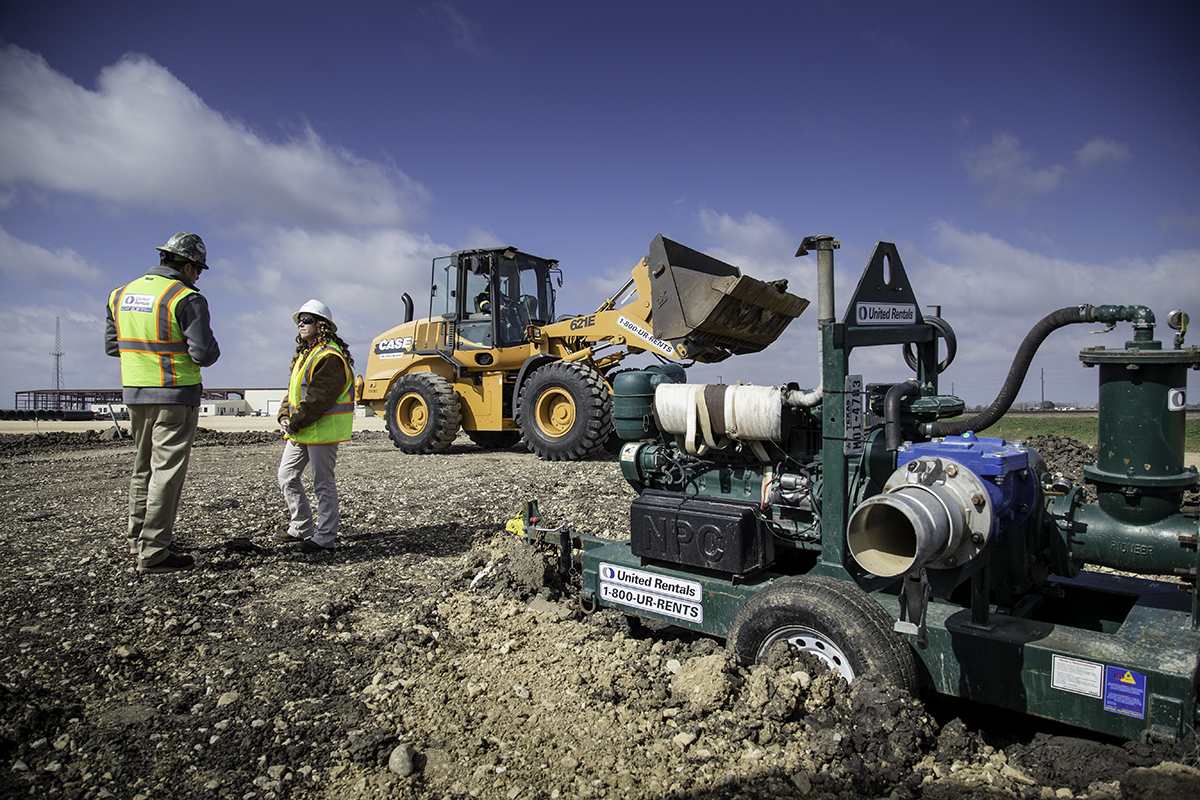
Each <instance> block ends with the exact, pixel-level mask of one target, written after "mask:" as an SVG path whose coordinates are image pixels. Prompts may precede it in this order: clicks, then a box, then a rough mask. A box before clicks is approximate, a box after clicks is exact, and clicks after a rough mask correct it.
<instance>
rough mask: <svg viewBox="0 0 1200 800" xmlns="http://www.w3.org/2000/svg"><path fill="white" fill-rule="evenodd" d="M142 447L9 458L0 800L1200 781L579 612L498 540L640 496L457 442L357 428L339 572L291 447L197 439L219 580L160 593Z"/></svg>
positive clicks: (515, 545) (517, 543)
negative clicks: (416, 443)
mask: <svg viewBox="0 0 1200 800" xmlns="http://www.w3.org/2000/svg"><path fill="white" fill-rule="evenodd" d="M1061 444H1062V445H1063V446H1062V447H1060V448H1058V449H1062V450H1064V451H1065V450H1073V449H1074V448H1073V447H1071V446H1070V445H1069V444H1067V443H1061ZM1075 445H1078V443H1077V442H1076V443H1075ZM1050 449H1053V448H1050ZM131 453H132V446H131V444H130V443H129V441H128V440H127V439H119V438H108V437H100V436H96V435H85V434H34V435H32V436H0V487H2V488H0V518H2V519H3V520H4V523H3V524H2V525H0V558H2V562H0V563H2V564H3V567H0V609H2V611H0V613H2V614H3V615H4V625H3V629H2V631H3V632H2V633H0V667H2V674H3V676H4V677H3V682H2V683H0V795H3V796H13V797H18V796H30V797H62V798H88V799H89V800H90V799H91V798H108V797H119V798H142V799H146V798H175V797H196V798H243V799H244V800H250V798H262V800H274V799H275V798H329V799H332V798H344V797H349V798H358V797H362V798H374V797H398V798H443V797H446V798H467V797H479V798H496V799H497V800H499V799H500V798H504V799H505V800H521V799H523V798H529V799H530V800H533V799H534V798H544V799H546V800H552V799H553V798H575V797H605V798H768V797H770V798H782V797H805V798H860V797H861V798H888V797H892V798H897V799H899V798H931V799H941V798H966V797H994V798H1011V797H1020V798H1038V800H1043V799H1044V798H1046V799H1048V798H1051V797H1054V798H1068V797H1070V798H1075V797H1091V798H1101V797H1112V798H1116V797H1172V796H1174V797H1194V796H1197V791H1198V787H1200V772H1197V771H1196V770H1195V769H1194V768H1193V766H1189V765H1194V764H1195V763H1196V751H1195V743H1194V741H1192V742H1189V743H1187V744H1185V745H1180V746H1179V747H1176V748H1167V747H1163V746H1157V747H1150V746H1148V745H1140V744H1135V743H1123V742H1116V741H1108V740H1100V739H1095V738H1074V737H1078V736H1081V735H1082V736H1086V734H1081V733H1080V732H1078V731H1072V732H1070V733H1069V734H1068V733H1066V732H1064V731H1062V730H1058V729H1054V728H1051V727H1048V726H1046V725H1042V724H1039V723H1038V722H1037V721H1036V720H1032V719H1030V718H1020V719H1019V720H1018V721H1017V722H1015V723H1013V722H1011V721H1010V722H1006V723H1000V722H996V721H995V719H994V718H993V717H991V716H990V715H989V714H979V713H973V714H972V713H966V711H965V710H964V709H960V708H956V707H954V706H953V704H946V703H940V704H938V705H940V706H947V705H948V706H949V710H947V709H946V708H938V709H934V705H933V704H930V705H929V706H926V705H923V704H922V703H921V702H919V701H918V700H916V699H914V698H911V697H908V696H907V695H905V694H903V693H897V692H896V691H895V690H894V689H892V688H890V687H887V686H883V685H879V684H877V683H875V682H874V681H873V680H872V679H871V678H870V677H864V678H861V679H860V680H857V681H856V682H855V683H854V684H853V685H851V686H846V685H845V684H843V683H841V682H840V681H838V680H836V679H835V678H834V676H833V674H832V673H830V672H828V671H826V670H824V669H822V668H821V667H820V665H819V664H814V663H811V662H810V661H807V660H805V659H803V658H797V657H795V656H793V655H791V654H789V653H787V652H786V651H779V652H776V653H773V654H772V657H771V658H770V659H769V660H768V662H767V663H766V664H760V665H756V666H753V667H749V668H747V667H742V666H738V665H737V664H735V663H734V662H733V661H731V659H730V658H729V656H728V655H727V654H726V651H725V649H724V647H723V646H722V644H721V643H720V642H718V641H714V640H712V639H709V638H707V637H703V636H697V635H694V634H691V633H688V632H681V631H680V630H678V629H673V628H669V627H663V626H652V625H648V624H643V623H639V622H637V621H636V620H631V619H629V618H627V617H625V616H623V615H620V614H616V613H613V612H611V611H601V612H598V613H593V614H586V613H584V611H583V610H582V609H581V608H580V606H579V603H578V595H577V592H576V591H575V589H574V588H573V587H572V586H571V585H570V584H569V582H568V583H564V582H563V581H562V580H561V579H560V578H559V576H558V574H557V572H556V571H555V570H554V569H553V567H552V565H551V563H550V561H551V557H550V556H548V555H547V554H544V553H542V552H539V551H538V550H537V549H535V548H534V547H533V546H532V545H530V544H529V543H528V542H526V541H524V540H521V539H517V538H514V536H513V535H512V534H510V533H507V532H505V523H506V522H507V521H508V519H510V518H511V517H512V516H514V515H515V514H516V513H518V511H519V509H520V506H521V503H522V501H524V500H529V499H537V500H538V501H539V506H540V509H541V512H542V515H543V517H544V518H545V519H546V521H547V522H550V523H552V524H558V523H560V522H561V523H566V524H568V525H569V526H570V527H571V528H572V529H574V530H575V531H577V532H580V533H587V534H592V535H598V536H608V537H612V538H623V537H624V535H625V530H626V522H627V517H628V509H629V503H630V501H631V500H632V499H633V497H634V493H633V491H632V490H631V489H630V488H629V487H628V486H627V485H626V484H625V482H624V481H623V480H621V478H620V476H619V470H618V469H617V466H616V464H615V462H613V461H611V460H595V461H587V462H579V463H571V464H549V463H545V462H541V461H538V460H537V459H536V458H534V457H533V456H532V455H530V454H529V453H527V452H524V451H523V450H522V449H521V448H519V447H518V448H514V449H512V450H506V451H499V452H494V451H493V452H484V451H481V450H479V449H477V448H475V447H474V446H473V445H472V444H470V442H469V440H467V439H466V438H465V437H460V439H459V440H457V441H456V443H455V445H454V446H453V447H452V448H451V450H450V452H449V453H447V454H444V455H442V456H429V457H416V456H405V455H402V454H401V453H399V452H398V451H397V450H395V448H393V447H392V445H391V443H390V442H389V441H388V439H387V438H386V436H385V435H384V434H381V433H378V432H360V433H356V434H355V437H354V439H353V440H352V441H351V442H350V443H348V444H346V445H344V446H343V448H342V450H341V455H340V458H339V465H338V474H339V477H340V481H339V484H340V487H341V493H342V513H343V525H342V531H341V539H340V544H339V548H338V550H337V551H336V552H335V553H334V554H332V555H306V554H302V553H300V552H298V551H296V549H295V548H294V547H292V546H288V545H284V544H280V543H278V542H276V541H274V540H273V539H272V538H271V534H272V533H273V532H274V531H275V530H277V529H278V528H279V527H281V526H282V525H283V524H284V523H285V521H286V520H285V513H284V509H283V504H282V500H281V498H280V495H279V489H278V486H277V485H276V479H275V472H276V468H277V465H278V458H279V453H280V441H279V438H278V434H275V433H274V432H247V433H220V432H215V431H201V433H200V434H199V436H198V438H197V443H196V448H195V449H194V450H193V454H192V464H191V469H190V474H189V477H188V483H187V486H186V488H185V493H184V495H185V496H184V503H183V507H182V510H181V512H180V516H179V522H178V530H177V543H178V544H179V545H180V546H181V549H183V550H185V551H186V552H190V553H191V554H193V555H194V556H195V557H196V560H197V562H198V566H197V568H196V569H194V570H192V571H190V572H186V573H181V574H176V575H165V576H141V575H138V574H137V573H136V571H135V570H134V563H133V560H132V559H131V557H130V556H129V555H128V554H127V553H126V552H125V550H124V542H123V533H122V529H123V525H124V520H125V510H126V509H125V507H126V491H127V484H128V470H129V466H130V462H131ZM1047 458H1048V460H1050V461H1051V463H1052V468H1054V469H1063V468H1061V467H1059V466H1057V465H1055V464H1054V463H1053V460H1052V459H1051V457H1050V455H1049V454H1047ZM960 712H962V713H960ZM981 719H982V720H983V721H982V722H981V721H980V720H981ZM993 722H994V723H995V724H993Z"/></svg>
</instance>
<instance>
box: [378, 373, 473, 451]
mask: <svg viewBox="0 0 1200 800" xmlns="http://www.w3.org/2000/svg"><path fill="white" fill-rule="evenodd" d="M385 415H386V416H385V419H386V422H387V431H388V436H390V437H391V438H392V444H394V445H396V447H399V448H400V449H401V450H403V451H404V452H405V453H409V454H411V455H425V454H426V453H440V452H442V451H443V450H445V449H446V448H447V447H449V446H450V443H451V442H453V441H454V437H455V436H457V435H458V426H459V424H460V423H461V422H462V407H461V406H460V404H459V399H458V395H457V394H455V393H454V388H453V387H452V386H451V385H450V382H449V381H448V380H446V379H445V378H443V377H442V376H441V375H435V374H433V373H432V372H414V373H412V374H409V375H401V376H400V377H399V378H398V379H397V380H396V382H395V383H394V384H392V388H391V390H390V391H388V397H387V406H386V412H385Z"/></svg>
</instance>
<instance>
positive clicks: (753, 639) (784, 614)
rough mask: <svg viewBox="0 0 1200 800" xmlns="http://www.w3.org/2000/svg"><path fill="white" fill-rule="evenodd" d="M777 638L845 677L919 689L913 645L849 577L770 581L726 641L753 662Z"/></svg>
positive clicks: (747, 661)
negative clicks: (866, 677)
mask: <svg viewBox="0 0 1200 800" xmlns="http://www.w3.org/2000/svg"><path fill="white" fill-rule="evenodd" d="M781 641H786V642H789V643H790V644H791V645H792V646H793V647H796V648H797V649H799V650H802V651H805V652H808V653H812V654H813V655H815V656H817V657H818V658H820V659H821V660H822V661H824V662H825V663H826V664H827V665H828V666H829V667H830V668H831V669H833V670H835V671H837V672H838V673H839V674H840V675H841V676H842V677H843V678H845V679H846V681H847V682H851V681H853V680H854V679H855V678H856V677H858V676H860V675H865V674H868V673H873V674H875V675H876V676H878V677H881V678H883V679H884V680H886V681H887V682H888V683H890V684H892V685H893V686H896V687H898V688H901V689H904V690H906V691H907V692H909V693H910V694H912V695H913V696H916V694H917V691H918V680H917V663H916V658H915V657H914V656H913V652H912V649H911V648H910V647H909V645H908V643H907V642H905V640H904V639H903V638H901V636H900V635H899V634H898V633H896V632H895V631H894V630H893V629H892V618H891V616H889V615H888V613H887V612H886V611H884V610H883V607H882V606H880V605H879V603H877V602H875V600H873V599H872V598H871V597H870V596H869V595H868V594H867V593H866V592H864V591H863V590H862V589H860V588H858V586H856V585H854V584H853V583H851V582H850V581H844V580H838V579H837V578H830V577H826V576H819V575H818V576H801V577H793V578H784V579H783V580H781V581H778V582H777V583H774V584H772V585H770V586H768V587H767V588H765V589H763V590H762V591H760V592H759V593H758V594H756V595H754V597H752V598H750V600H748V601H747V602H746V604H745V605H743V606H742V607H741V609H740V610H739V611H738V613H737V614H736V615H735V616H734V618H733V624H732V625H731V626H730V628H729V639H728V642H727V646H728V648H729V650H730V651H731V652H732V653H733V654H734V656H736V657H737V659H738V660H739V661H740V662H741V663H743V664H755V663H760V662H762V661H764V660H765V659H766V657H767V653H768V651H769V650H770V648H771V646H772V645H774V644H776V643H777V642H781Z"/></svg>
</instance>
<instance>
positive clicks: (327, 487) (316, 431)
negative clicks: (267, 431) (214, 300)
mask: <svg viewBox="0 0 1200 800" xmlns="http://www.w3.org/2000/svg"><path fill="white" fill-rule="evenodd" d="M292 320H293V321H294V322H295V323H296V325H297V329H298V333H297V334H296V354H295V355H294V356H293V357H292V377H291V380H290V381H289V383H288V396H287V399H286V400H284V401H283V403H282V405H281V406H280V408H279V418H278V419H279V427H280V428H281V429H282V430H283V433H284V436H285V438H286V440H287V441H286V442H285V443H284V446H283V456H282V458H281V459H280V461H279V488H280V489H281V490H282V491H283V499H284V501H285V502H286V503H287V507H288V513H289V514H290V516H291V522H290V523H289V524H288V527H286V528H282V529H280V530H279V532H278V533H276V534H275V538H276V539H277V540H279V541H284V542H298V543H299V545H300V549H301V550H303V551H304V552H306V553H331V552H333V550H334V549H335V547H336V546H337V542H336V540H337V531H338V523H339V520H340V517H341V513H340V508H339V506H338V491H337V480H336V477H335V475H334V470H335V468H336V467H337V453H338V444H339V443H340V442H345V441H349V439H350V434H351V432H352V429H353V427H354V388H353V387H354V358H353V357H351V355H350V348H349V347H348V346H347V345H346V343H345V342H344V341H342V339H341V337H339V336H338V335H337V325H335V324H334V322H333V314H332V313H331V312H330V311H329V307H328V306H327V305H325V304H324V303H322V302H320V301H319V300H309V301H308V302H307V303H305V304H304V305H302V306H300V310H299V311H297V312H296V313H295V314H293V315H292ZM308 464H312V475H313V490H314V491H315V492H316V495H317V520H318V521H317V524H316V527H315V528H314V526H313V514H312V506H311V505H310V504H309V502H308V495H306V494H305V492H304V484H303V483H302V482H301V475H302V474H303V473H304V467H305V466H306V465H308Z"/></svg>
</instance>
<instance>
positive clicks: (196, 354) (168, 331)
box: [104, 231, 221, 574]
mask: <svg viewBox="0 0 1200 800" xmlns="http://www.w3.org/2000/svg"><path fill="white" fill-rule="evenodd" d="M156 249H157V250H158V252H159V259H158V260H159V264H158V266H157V267H154V268H151V269H150V270H149V271H148V272H147V273H146V274H145V275H143V276H142V277H140V278H138V279H137V280H135V281H133V282H132V283H129V284H126V285H125V286H121V287H118V288H117V289H114V290H113V292H112V294H111V295H109V298H108V323H107V325H106V326H105V331H104V351H105V352H106V353H107V354H108V355H110V356H117V357H119V358H120V359H121V386H122V395H123V398H124V400H125V405H126V406H128V407H129V429H130V431H132V433H133V441H134V445H135V449H134V457H133V474H132V475H131V477H130V479H129V528H128V531H127V539H128V544H129V552H130V553H131V554H132V555H135V556H137V570H138V572H144V573H152V574H153V573H162V572H176V571H178V570H181V569H189V568H190V567H192V566H193V564H194V563H195V562H194V560H193V558H192V557H191V556H189V555H185V554H182V553H176V552H175V551H174V550H173V549H172V541H173V537H174V528H175V514H176V512H177V511H178V509H179V495H180V492H181V491H182V490H183V480H184V477H185V476H186V475H187V467H188V460H189V458H190V457H191V452H192V439H193V437H194V436H195V434H196V423H197V421H198V418H199V413H200V399H201V396H202V394H203V392H204V387H203V386H202V385H201V383H200V368H201V367H207V366H209V365H210V364H213V363H215V362H216V360H217V358H219V357H220V355H221V348H220V347H219V346H218V345H217V340H216V339H215V338H214V337H213V333H212V328H211V327H210V326H209V317H208V301H206V300H205V299H204V296H203V295H201V294H200V293H199V292H198V291H196V281H197V280H198V279H199V278H200V273H201V272H203V271H204V270H206V269H208V265H207V263H205V261H206V257H207V254H206V252H205V249H204V242H203V241H202V240H201V239H200V237H199V236H197V235H196V234H194V233H187V232H184V231H180V232H179V233H177V234H175V235H174V236H172V237H171V238H170V239H169V240H167V243H166V244H164V245H163V246H162V247H159V248H156Z"/></svg>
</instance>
